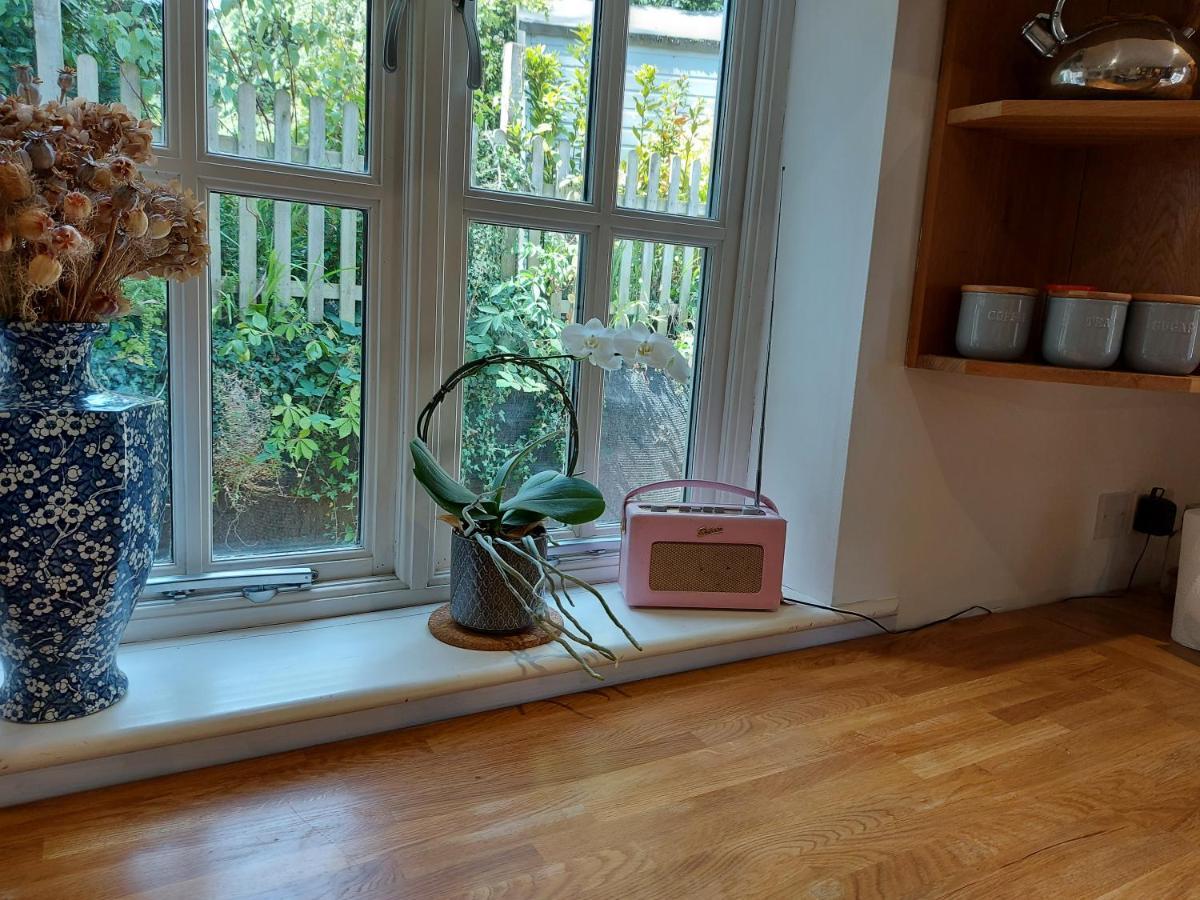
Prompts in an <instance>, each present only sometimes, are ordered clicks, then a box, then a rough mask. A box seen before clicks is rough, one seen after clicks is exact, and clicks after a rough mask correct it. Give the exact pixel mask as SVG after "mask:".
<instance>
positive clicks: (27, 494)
mask: <svg viewBox="0 0 1200 900" xmlns="http://www.w3.org/2000/svg"><path fill="white" fill-rule="evenodd" d="M107 328H108V326H107V325H95V324H83V323H60V322H48V323H15V322H10V323H0V662H3V665H4V670H5V674H6V676H7V677H6V679H5V681H4V684H3V686H2V687H0V716H3V718H5V719H8V720H10V721H14V722H61V721H63V720H65V719H75V718H79V717H80V716H87V715H91V714H92V713H96V712H99V711H100V710H102V709H106V708H108V707H109V706H112V705H113V704H114V703H116V702H117V701H118V700H120V699H121V698H122V697H124V696H125V692H126V689H127V687H128V681H127V679H126V677H125V675H124V673H122V672H121V670H120V669H118V668H117V663H116V651H117V644H118V643H119V642H120V640H121V635H122V634H123V633H124V631H125V627H126V625H128V623H129V617H130V616H131V615H132V613H133V605H134V603H135V601H136V600H137V597H138V594H140V593H141V590H142V588H143V587H144V586H145V584H146V577H147V575H148V574H149V572H150V565H151V563H152V562H153V560H154V550H155V547H156V545H157V543H158V529H159V524H160V520H161V518H162V513H163V509H164V507H165V505H166V489H167V411H166V405H165V404H164V403H163V402H162V401H161V400H149V399H145V398H142V397H132V396H126V395H123V394H114V393H110V392H108V391H105V390H103V389H101V388H99V387H98V386H97V385H96V382H95V381H94V380H93V379H92V376H91V372H90V369H89V363H90V358H91V349H92V342H93V341H94V340H95V339H96V337H97V336H98V335H100V334H102V333H104V331H105V330H106V329H107Z"/></svg>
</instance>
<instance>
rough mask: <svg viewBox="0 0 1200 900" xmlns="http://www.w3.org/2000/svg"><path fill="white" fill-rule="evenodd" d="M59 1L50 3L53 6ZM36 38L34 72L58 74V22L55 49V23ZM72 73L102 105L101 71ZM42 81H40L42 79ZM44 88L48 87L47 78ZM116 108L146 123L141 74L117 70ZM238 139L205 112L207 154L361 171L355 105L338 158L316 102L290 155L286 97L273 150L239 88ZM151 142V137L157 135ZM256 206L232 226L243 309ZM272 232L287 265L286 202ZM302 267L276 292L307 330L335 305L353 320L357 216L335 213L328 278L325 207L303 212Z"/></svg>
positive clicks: (255, 261)
mask: <svg viewBox="0 0 1200 900" xmlns="http://www.w3.org/2000/svg"><path fill="white" fill-rule="evenodd" d="M57 2H58V0H55V3H57ZM34 23H35V29H37V28H38V26H39V25H41V26H43V27H41V28H40V29H38V31H37V35H36V37H37V48H38V55H39V56H38V63H39V68H40V67H41V65H42V60H43V59H46V58H48V56H49V57H54V56H56V57H57V59H58V60H59V62H58V65H60V66H61V64H62V63H61V60H62V33H61V22H59V23H58V25H59V30H58V32H57V41H55V40H53V39H52V38H51V37H49V36H48V34H47V32H53V28H52V27H51V26H53V25H54V24H55V23H54V22H49V23H47V20H46V17H35V19H34ZM75 67H76V70H77V74H76V80H77V91H78V93H79V96H80V97H83V98H85V99H87V100H99V99H100V67H99V64H98V63H97V61H96V59H95V57H93V56H91V55H89V54H86V53H81V54H78V55H77V56H76V58H75ZM43 77H44V76H43ZM47 83H49V84H53V83H54V79H53V78H51V79H50V80H49V81H48V82H47ZM119 84H120V101H121V103H123V104H124V105H125V106H127V107H128V108H129V109H131V110H132V111H134V112H135V113H137V114H138V115H144V113H145V110H144V107H143V103H142V97H141V87H140V86H141V74H140V73H139V72H138V70H137V68H136V67H135V66H133V65H130V64H129V63H122V65H121V71H120V78H119ZM237 99H238V106H237V133H236V134H233V135H227V134H222V133H220V132H219V130H218V129H219V117H218V115H217V112H216V110H215V109H214V108H212V107H211V106H210V108H209V109H208V116H207V121H208V143H209V147H210V149H213V150H216V151H218V152H222V153H230V154H232V155H236V156H242V157H246V158H251V159H271V160H275V161H277V162H287V163H295V164H301V165H309V166H319V167H322V168H340V169H342V170H344V171H348V172H360V171H362V168H363V158H362V156H361V155H360V154H359V153H358V140H359V132H360V123H359V111H358V107H357V106H356V105H355V104H353V103H343V104H342V106H341V109H340V111H339V112H340V116H339V118H340V120H341V121H340V125H341V146H342V149H341V150H340V151H337V150H328V149H327V148H326V146H325V144H326V136H327V127H326V122H327V115H328V104H327V103H326V101H325V100H324V99H322V98H320V97H311V98H309V100H308V115H309V122H308V130H309V145H308V146H307V147H294V146H293V145H292V141H291V136H292V124H293V122H292V105H291V98H290V96H289V95H288V94H287V92H286V91H278V92H277V93H276V94H275V108H274V123H273V124H274V133H275V140H274V142H273V143H268V142H265V141H260V140H258V139H257V137H256V132H255V114H256V99H257V98H256V94H255V88H254V86H253V85H251V84H245V83H243V84H241V85H239V86H238V93H237ZM156 136H157V135H156ZM257 202H258V201H257V200H256V199H254V198H238V226H237V247H238V259H237V296H238V305H239V306H240V307H241V308H243V309H245V308H246V307H247V306H249V305H250V303H252V302H253V301H254V298H255V295H256V294H257V292H258V290H259V286H260V277H259V258H258V229H259V218H258V216H257V215H256V213H255V209H254V207H255V204H256V203H257ZM220 204H221V198H220V196H219V195H217V194H215V193H210V194H209V196H208V217H209V222H212V223H219V222H220V221H221V214H220V213H221V209H220ZM274 204H275V216H274V219H275V224H274V233H273V235H272V246H273V249H274V252H275V258H276V259H278V260H286V261H288V262H289V263H290V262H291V259H292V237H293V234H292V215H291V211H292V210H291V208H292V204H291V203H290V202H288V201H286V200H276V201H274ZM307 211H308V221H307V237H308V241H307V244H308V254H307V260H306V262H307V265H306V266H305V268H304V269H303V270H300V269H299V267H297V266H294V265H291V266H289V268H290V277H288V278H287V279H285V281H284V283H283V284H282V285H281V286H280V289H279V293H280V295H281V296H283V297H287V298H304V299H305V300H306V304H307V310H308V318H309V320H310V321H312V322H320V321H322V320H323V319H324V318H325V301H326V300H327V299H336V300H337V301H338V317H339V318H340V319H342V320H344V321H347V322H354V321H356V318H357V313H358V309H359V305H360V304H361V303H362V297H363V291H362V285H360V284H358V283H357V281H356V278H357V275H358V261H357V237H358V234H357V233H358V223H357V217H358V216H359V215H361V213H359V212H358V211H356V210H352V209H342V210H340V213H341V219H340V223H339V229H338V268H337V272H336V274H335V275H334V277H332V278H331V277H330V276H329V273H327V272H326V270H325V207H324V206H319V205H315V204H309V205H307ZM221 244H222V241H220V240H214V241H212V255H211V258H210V260H209V278H210V282H211V288H212V291H213V295H214V296H216V294H217V292H218V291H220V290H221V288H222V287H223V278H222V259H221V256H222V247H221Z"/></svg>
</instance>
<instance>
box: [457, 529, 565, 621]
mask: <svg viewBox="0 0 1200 900" xmlns="http://www.w3.org/2000/svg"><path fill="white" fill-rule="evenodd" d="M534 542H535V543H536V544H537V547H538V552H539V553H541V554H542V555H543V556H545V555H546V533H545V532H544V531H540V532H538V533H537V534H536V535H535V536H534ZM496 551H497V552H498V553H499V554H500V558H501V559H503V560H504V561H505V562H506V563H508V564H509V565H510V566H512V567H513V568H514V569H516V570H517V571H518V572H520V573H521V577H522V578H524V579H525V581H526V582H527V583H529V584H531V585H536V584H537V581H538V571H537V567H536V566H534V564H533V563H531V562H529V560H527V559H525V558H523V557H521V556H520V555H518V554H517V553H514V552H513V551H512V550H509V549H508V548H507V547H502V546H497V547H496ZM510 579H511V580H512V581H513V583H514V586H516V587H518V589H519V582H517V581H516V579H513V578H511V576H510ZM523 599H524V602H523V603H522V602H521V600H518V599H517V598H516V597H515V596H513V592H512V591H511V590H509V587H508V584H506V583H505V580H504V576H503V575H501V574H500V569H499V568H498V567H497V566H496V561H495V560H494V559H492V557H491V554H489V553H488V552H487V551H486V550H484V549H483V548H482V547H480V546H479V544H477V543H476V542H475V541H474V540H473V539H470V538H465V537H463V536H462V535H461V534H459V533H458V532H457V531H456V532H454V534H453V537H452V538H451V543H450V615H451V617H452V618H453V619H454V621H455V622H457V623H458V624H459V625H461V626H463V627H464V628H470V629H471V630H472V631H483V632H487V633H488V634H512V633H514V632H518V631H525V630H526V629H528V628H532V627H533V616H532V615H531V614H530V610H540V609H541V608H542V607H543V605H544V603H545V598H544V596H543V594H542V593H541V592H540V591H539V592H538V594H537V595H536V596H530V595H526V596H525V597H524V598H523Z"/></svg>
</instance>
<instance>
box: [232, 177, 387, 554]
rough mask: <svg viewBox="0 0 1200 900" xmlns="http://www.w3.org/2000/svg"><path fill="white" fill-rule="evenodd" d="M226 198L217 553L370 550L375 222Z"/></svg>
mask: <svg viewBox="0 0 1200 900" xmlns="http://www.w3.org/2000/svg"><path fill="white" fill-rule="evenodd" d="M216 202H217V205H218V207H219V215H217V216H215V217H214V219H215V221H216V222H219V224H220V242H219V246H218V244H217V243H214V244H213V259H212V260H211V262H210V268H211V271H213V272H215V273H219V276H218V277H217V278H216V279H215V283H214V285H213V291H212V329H213V342H212V395H213V410H212V413H213V422H212V424H213V446H212V476H213V484H212V495H213V555H214V556H215V557H217V558H229V557H241V556H257V555H263V554H276V553H289V552H298V551H304V550H328V549H338V548H345V547H357V546H360V545H361V541H362V537H361V527H360V523H359V476H360V472H361V446H360V427H361V423H362V412H361V406H362V356H363V343H362V325H363V318H362V309H363V303H362V299H363V298H362V283H363V277H362V273H363V271H364V269H363V252H364V249H363V248H364V216H363V214H362V212H360V211H358V210H349V209H338V208H336V207H322V206H311V205H309V204H305V203H289V202H285V201H274V200H259V199H254V198H244V197H236V196H232V195H225V196H218V197H217V198H216ZM213 224H215V222H214V223H210V228H212V225H213Z"/></svg>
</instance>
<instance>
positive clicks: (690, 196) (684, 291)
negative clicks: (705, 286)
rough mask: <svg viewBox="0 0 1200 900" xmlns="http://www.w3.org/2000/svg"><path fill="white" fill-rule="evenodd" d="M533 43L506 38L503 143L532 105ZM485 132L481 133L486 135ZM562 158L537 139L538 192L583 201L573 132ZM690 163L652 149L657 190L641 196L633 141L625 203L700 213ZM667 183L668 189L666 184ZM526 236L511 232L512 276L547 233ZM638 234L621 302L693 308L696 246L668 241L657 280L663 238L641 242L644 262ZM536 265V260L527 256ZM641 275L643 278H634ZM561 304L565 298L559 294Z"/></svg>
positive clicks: (697, 170)
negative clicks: (528, 73) (528, 57)
mask: <svg viewBox="0 0 1200 900" xmlns="http://www.w3.org/2000/svg"><path fill="white" fill-rule="evenodd" d="M524 59H525V46H524V45H523V44H519V43H515V42H511V41H510V42H508V43H506V44H505V45H504V56H503V65H502V67H501V91H500V128H499V129H497V130H496V131H494V132H491V133H490V134H485V135H482V137H483V138H484V139H485V140H492V141H496V142H501V141H506V140H507V132H508V129H509V126H510V124H511V123H514V122H518V121H519V122H522V123H524V122H526V111H525V97H524V94H525V73H524ZM480 137H481V135H478V134H477V135H476V136H475V140H476V141H478V140H479V139H480ZM555 156H556V157H557V165H556V166H555V167H554V169H553V171H550V170H549V167H547V165H546V146H545V144H544V143H543V142H542V141H541V140H534V141H533V145H532V150H531V152H530V156H529V159H528V160H527V162H526V165H525V169H526V171H527V172H528V173H529V180H530V184H531V185H532V192H533V193H534V194H535V195H537V196H539V197H548V198H551V199H566V200H578V199H579V197H578V196H575V195H573V194H571V193H570V192H569V191H568V190H567V187H568V185H569V176H570V163H569V160H570V159H571V144H570V142H569V141H567V140H566V139H565V138H560V139H559V140H558V141H557V142H556V144H555ZM684 165H685V162H684V161H683V160H681V159H679V158H678V157H667V158H664V157H661V156H660V155H659V154H657V153H654V154H651V155H650V157H649V159H647V160H646V176H647V178H646V181H647V184H648V185H649V190H647V191H646V193H645V195H639V192H638V184H639V182H640V180H641V174H642V168H641V167H642V160H641V158H640V157H639V155H638V152H637V150H635V149H632V148H630V149H629V150H627V151H626V152H625V166H624V169H625V172H624V179H625V180H624V182H623V184H622V185H621V187H620V192H621V205H622V206H623V207H625V208H627V209H635V210H636V209H642V210H647V211H650V212H668V213H675V214H681V215H688V216H698V215H700V213H701V209H702V204H701V198H700V184H701V176H702V169H701V163H700V161H699V160H693V161H692V162H691V164H690V166H689V169H688V172H687V173H686V174H687V176H688V177H687V178H686V181H685V179H684V174H685V173H684ZM664 182H665V187H666V190H665V192H664V191H663V185H664ZM524 239H525V236H523V235H522V234H521V233H520V232H519V231H518V229H515V228H510V229H506V231H505V243H504V245H503V250H502V253H503V255H502V257H501V265H500V270H501V272H502V273H503V274H504V275H505V276H508V277H511V276H512V275H514V274H515V273H516V271H517V267H518V260H527V259H528V258H529V253H530V252H533V253H536V252H537V246H538V245H540V244H541V234H540V233H539V232H531V233H529V235H528V241H529V242H530V243H531V244H532V245H533V246H532V247H530V246H525V245H524V244H523V243H522V241H523V240H524ZM634 243H635V242H634V241H630V240H625V241H622V242H621V250H620V254H619V257H618V261H617V275H616V285H615V286H614V297H613V300H614V305H615V306H616V307H617V308H623V307H625V306H626V305H627V304H628V303H629V302H630V301H631V299H636V300H637V302H638V303H639V304H640V305H641V306H642V307H643V309H645V308H648V307H649V306H650V304H651V301H652V299H656V300H657V301H658V303H659V305H660V307H661V308H662V309H664V310H666V311H667V312H668V313H670V314H675V313H676V312H678V310H680V309H683V308H686V306H687V304H688V303H689V301H690V300H691V299H692V296H693V293H694V291H695V290H696V283H697V277H698V275H699V273H698V272H697V265H696V263H697V259H696V250H695V248H693V247H675V246H673V245H671V244H665V245H663V246H662V248H661V250H659V252H661V254H662V267H661V269H660V274H659V278H658V279H657V284H655V279H654V278H653V269H654V257H655V245H654V244H652V243H649V242H645V243H643V244H642V247H641V265H640V266H638V267H636V268H635V267H634V264H633V263H634V258H635V249H634ZM677 260H678V265H679V267H680V271H679V276H680V284H679V287H678V290H677V291H674V292H673V281H674V278H675V274H676V269H675V266H676V262H677ZM526 264H528V263H526ZM635 281H636V283H634V282H635ZM551 299H552V303H554V305H555V309H556V311H559V310H558V304H557V303H556V302H555V301H561V298H559V297H555V298H551Z"/></svg>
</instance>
